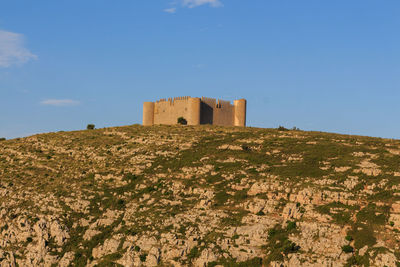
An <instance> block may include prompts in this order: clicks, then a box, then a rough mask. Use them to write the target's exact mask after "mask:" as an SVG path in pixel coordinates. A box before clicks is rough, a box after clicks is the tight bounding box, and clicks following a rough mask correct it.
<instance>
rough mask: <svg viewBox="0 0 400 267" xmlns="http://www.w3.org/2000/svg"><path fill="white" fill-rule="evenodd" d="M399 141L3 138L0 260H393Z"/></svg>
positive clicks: (247, 132)
mask: <svg viewBox="0 0 400 267" xmlns="http://www.w3.org/2000/svg"><path fill="white" fill-rule="evenodd" d="M399 251H400V141H399V140H389V139H380V138H371V137H362V136H349V135H339V134H329V133H320V132H305V131H279V130H277V129H258V128H235V127H216V126H153V127H142V126H139V125H133V126H125V127H115V128H105V129H97V130H85V131H75V132H58V133H48V134H39V135H34V136H31V137H27V138H21V139H13V140H6V141H2V142H0V265H1V266H16V265H15V264H17V265H18V266H70V265H72V266H85V265H87V266H96V265H97V266H113V265H116V266H118V265H123V266H156V265H159V266H191V265H194V266H218V265H220V266H261V265H263V266H270V265H271V266H281V265H283V266H352V265H364V266H384V265H386V266H399V265H400V263H399V262H400V253H399Z"/></svg>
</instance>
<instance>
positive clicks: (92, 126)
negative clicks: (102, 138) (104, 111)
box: [86, 124, 95, 130]
mask: <svg viewBox="0 0 400 267" xmlns="http://www.w3.org/2000/svg"><path fill="white" fill-rule="evenodd" d="M94 128H95V126H94V124H88V125H87V126H86V129H87V130H94Z"/></svg>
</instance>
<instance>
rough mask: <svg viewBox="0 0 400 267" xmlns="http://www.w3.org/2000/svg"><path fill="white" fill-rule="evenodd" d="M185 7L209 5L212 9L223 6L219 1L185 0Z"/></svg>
mask: <svg viewBox="0 0 400 267" xmlns="http://www.w3.org/2000/svg"><path fill="white" fill-rule="evenodd" d="M182 4H183V6H187V7H189V8H194V7H198V6H202V5H207V4H209V5H210V6H212V7H221V6H223V4H222V3H221V1H219V0H183V3H182Z"/></svg>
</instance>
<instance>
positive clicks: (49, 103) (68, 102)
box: [40, 99, 80, 107]
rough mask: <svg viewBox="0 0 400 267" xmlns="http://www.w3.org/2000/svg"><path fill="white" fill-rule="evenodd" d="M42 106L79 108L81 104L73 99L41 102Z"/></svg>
mask: <svg viewBox="0 0 400 267" xmlns="http://www.w3.org/2000/svg"><path fill="white" fill-rule="evenodd" d="M40 104H41V105H46V106H55V107H67V106H77V105H79V104H80V102H79V101H76V100H72V99H46V100H43V101H42V102H40Z"/></svg>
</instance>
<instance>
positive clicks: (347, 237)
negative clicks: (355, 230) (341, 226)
mask: <svg viewBox="0 0 400 267" xmlns="http://www.w3.org/2000/svg"><path fill="white" fill-rule="evenodd" d="M344 239H346V240H347V241H349V242H351V241H353V238H352V237H351V236H350V235H346V237H345V238H344Z"/></svg>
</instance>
